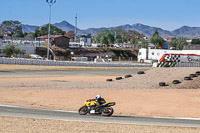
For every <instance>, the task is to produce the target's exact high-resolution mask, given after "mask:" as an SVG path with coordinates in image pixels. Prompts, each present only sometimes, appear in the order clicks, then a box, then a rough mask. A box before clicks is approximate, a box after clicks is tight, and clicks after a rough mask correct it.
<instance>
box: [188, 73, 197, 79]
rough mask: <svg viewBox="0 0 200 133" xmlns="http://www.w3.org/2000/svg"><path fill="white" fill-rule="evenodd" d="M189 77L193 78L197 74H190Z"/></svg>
mask: <svg viewBox="0 0 200 133" xmlns="http://www.w3.org/2000/svg"><path fill="white" fill-rule="evenodd" d="M189 77H190V78H195V77H197V75H196V74H190V75H189Z"/></svg>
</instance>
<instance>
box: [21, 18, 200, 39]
mask: <svg viewBox="0 0 200 133" xmlns="http://www.w3.org/2000/svg"><path fill="white" fill-rule="evenodd" d="M53 25H55V26H56V27H57V28H59V29H62V30H63V31H66V32H68V31H70V30H74V29H75V26H73V25H72V24H70V23H68V22H67V21H62V22H60V23H55V24H53ZM37 27H39V26H33V25H22V29H23V31H24V32H34V30H35V29H36V28H37ZM118 27H122V28H123V29H124V30H126V31H128V30H135V31H137V32H139V33H141V34H144V35H145V36H147V37H151V36H152V35H153V33H154V31H155V30H156V29H157V30H158V32H159V35H160V36H162V37H169V36H170V37H176V38H188V39H192V38H200V27H189V26H183V27H181V28H178V29H176V30H173V31H168V30H163V29H162V28H159V27H151V26H148V25H144V24H140V23H138V24H133V25H130V24H126V25H121V26H116V27H107V28H106V27H103V28H89V29H86V30H81V29H79V28H77V32H78V34H92V35H95V34H96V32H97V31H100V30H104V29H115V28H118Z"/></svg>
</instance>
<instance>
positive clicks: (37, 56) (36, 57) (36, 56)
mask: <svg viewBox="0 0 200 133" xmlns="http://www.w3.org/2000/svg"><path fill="white" fill-rule="evenodd" d="M29 58H31V59H40V60H42V59H43V58H42V57H41V56H40V55H37V54H30V55H29Z"/></svg>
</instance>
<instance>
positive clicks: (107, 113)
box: [102, 107, 114, 116]
mask: <svg viewBox="0 0 200 133" xmlns="http://www.w3.org/2000/svg"><path fill="white" fill-rule="evenodd" d="M113 112H114V110H113V108H112V107H104V108H103V109H102V115H103V116H111V115H112V114H113Z"/></svg>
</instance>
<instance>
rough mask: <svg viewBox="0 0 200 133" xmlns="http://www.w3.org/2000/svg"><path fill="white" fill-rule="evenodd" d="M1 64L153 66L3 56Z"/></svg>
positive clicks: (149, 65) (0, 60)
mask: <svg viewBox="0 0 200 133" xmlns="http://www.w3.org/2000/svg"><path fill="white" fill-rule="evenodd" d="M0 64H18V65H44V66H86V67H152V64H138V63H120V62H97V63H95V62H78V61H54V60H36V59H23V58H4V57H3V58H2V57H0ZM199 65H200V64H199Z"/></svg>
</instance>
